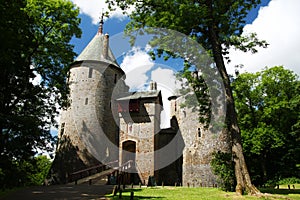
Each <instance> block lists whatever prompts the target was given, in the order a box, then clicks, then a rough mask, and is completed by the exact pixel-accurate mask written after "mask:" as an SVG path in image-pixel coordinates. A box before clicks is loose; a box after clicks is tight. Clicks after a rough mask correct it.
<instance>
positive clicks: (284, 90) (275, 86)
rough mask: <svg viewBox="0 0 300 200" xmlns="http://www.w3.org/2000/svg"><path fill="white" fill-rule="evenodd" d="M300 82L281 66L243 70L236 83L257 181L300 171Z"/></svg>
mask: <svg viewBox="0 0 300 200" xmlns="http://www.w3.org/2000/svg"><path fill="white" fill-rule="evenodd" d="M299 84H300V82H299V80H298V77H297V75H296V74H295V73H293V72H292V71H289V70H286V69H284V68H283V67H282V66H279V67H272V68H269V69H268V68H266V69H264V70H263V71H261V72H257V73H243V74H240V75H238V77H237V78H236V79H235V80H234V82H233V91H234V96H235V97H236V109H237V112H238V119H239V123H240V127H241V132H242V139H243V144H244V151H245V157H246V160H251V164H250V162H249V164H250V165H249V166H250V171H251V173H252V174H253V175H254V177H255V181H256V182H257V183H258V184H261V185H263V184H265V183H266V181H268V180H269V181H270V180H274V179H276V178H288V177H292V176H297V174H299V169H297V166H296V165H297V164H298V163H300V157H299V155H300V149H299V147H298V146H299V145H298V144H299V139H300V134H299V129H298V128H297V126H298V124H299V112H300V110H299V109H300V107H299V105H300V96H299V92H300V91H299V89H300V88H299V86H300V85H299Z"/></svg>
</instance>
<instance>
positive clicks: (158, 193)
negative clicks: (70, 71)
mask: <svg viewBox="0 0 300 200" xmlns="http://www.w3.org/2000/svg"><path fill="white" fill-rule="evenodd" d="M295 186H296V189H295V190H292V189H291V190H290V191H289V190H288V189H262V190H261V191H262V192H264V193H265V192H266V193H269V194H266V195H265V196H263V197H254V196H248V195H244V196H237V195H236V194H235V193H234V192H224V191H221V190H220V189H217V188H187V187H167V186H165V187H152V188H151V187H149V188H145V187H142V188H134V189H126V190H125V191H123V193H122V197H123V198H122V199H123V200H126V199H130V192H131V191H133V192H134V199H156V200H160V199H164V200H167V199H170V200H175V199H180V200H182V199H191V200H193V199H195V200H223V199H226V200H231V199H234V200H240V199H243V200H248V199H249V200H251V199H253V200H254V199H266V200H267V199H268V200H275V199H276V200H277V199H285V200H289V199H290V200H300V184H298V185H295ZM286 188H287V187H286ZM107 198H109V199H111V200H115V199H119V194H117V196H115V197H113V195H112V194H111V195H107Z"/></svg>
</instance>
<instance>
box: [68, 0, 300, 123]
mask: <svg viewBox="0 0 300 200" xmlns="http://www.w3.org/2000/svg"><path fill="white" fill-rule="evenodd" d="M72 1H73V2H74V3H75V4H76V5H77V6H78V7H79V8H80V11H81V12H80V17H81V20H82V21H81V25H80V27H81V29H82V37H81V38H80V39H72V41H71V43H72V44H73V45H74V46H75V48H74V50H75V52H76V53H77V54H80V53H81V51H82V50H83V49H84V47H85V46H86V45H87V44H88V43H89V41H90V40H91V39H92V38H93V37H94V35H95V34H96V32H97V29H98V23H99V17H100V16H101V12H102V10H104V11H106V10H107V5H106V4H105V0H88V1H86V0H85V1H83V0H72ZM299 9H300V1H299V0H262V3H261V5H260V6H259V7H258V8H256V9H253V10H252V11H251V12H250V13H249V15H248V17H247V19H246V21H247V25H246V26H245V27H244V32H245V33H250V32H256V33H257V36H258V38H259V39H263V40H266V41H267V42H268V43H269V47H268V48H266V49H259V50H258V53H256V54H251V53H243V52H239V51H236V50H234V49H230V54H229V56H230V59H231V62H230V63H228V64H227V71H228V73H229V74H233V73H234V70H235V67H234V66H236V65H241V64H242V65H243V66H244V67H243V68H242V69H240V72H245V71H247V72H257V71H260V70H262V69H263V68H265V67H266V66H267V67H273V66H278V65H283V66H284V67H285V68H287V69H290V70H293V71H294V72H296V73H297V74H298V75H300V68H299V67H298V66H300V55H299V53H300V39H299V35H300V26H299V25H300V12H299ZM128 22H129V18H128V17H126V16H124V15H123V14H122V12H121V11H120V10H117V11H116V12H114V13H111V15H110V18H109V19H107V18H105V22H104V32H105V33H109V35H110V38H111V40H113V39H114V38H116V37H114V36H116V35H118V34H120V33H121V32H123V30H124V28H125V26H126V24H127V23H128ZM148 48H150V47H147V46H146V47H145V48H142V47H139V46H137V47H133V48H126V49H125V50H124V52H122V53H117V54H118V55H117V56H116V55H115V56H116V58H117V61H118V63H119V65H120V67H121V68H122V69H123V70H124V71H125V73H126V84H127V85H129V86H130V88H131V90H145V89H146V88H147V83H149V82H150V80H154V81H157V82H158V89H160V90H162V94H163V100H164V104H165V111H164V113H163V116H165V117H167V116H168V112H169V108H168V105H167V100H166V99H167V97H168V96H170V95H172V94H173V93H175V92H176V88H178V85H179V84H178V81H176V78H175V76H174V74H175V73H176V70H178V69H179V68H180V67H181V66H177V64H176V63H175V62H172V61H169V62H163V61H162V60H156V61H153V60H151V58H150V57H149V55H148V54H147V52H146V51H147V49H148ZM112 51H113V52H114V51H117V50H116V49H115V50H114V49H112ZM161 126H162V128H165V127H167V126H168V122H163V124H162V125H161Z"/></svg>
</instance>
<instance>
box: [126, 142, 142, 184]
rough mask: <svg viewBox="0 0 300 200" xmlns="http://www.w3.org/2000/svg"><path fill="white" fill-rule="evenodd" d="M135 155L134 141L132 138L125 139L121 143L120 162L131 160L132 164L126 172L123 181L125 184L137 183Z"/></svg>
mask: <svg viewBox="0 0 300 200" xmlns="http://www.w3.org/2000/svg"><path fill="white" fill-rule="evenodd" d="M135 155H136V142H135V141H132V140H127V141H124V142H123V143H122V164H124V163H126V162H128V161H133V162H132V166H131V167H130V169H129V171H128V172H129V173H127V174H126V177H125V183H126V184H132V183H133V184H138V183H139V176H138V174H137V173H138V172H137V170H136V168H135V159H136V157H135Z"/></svg>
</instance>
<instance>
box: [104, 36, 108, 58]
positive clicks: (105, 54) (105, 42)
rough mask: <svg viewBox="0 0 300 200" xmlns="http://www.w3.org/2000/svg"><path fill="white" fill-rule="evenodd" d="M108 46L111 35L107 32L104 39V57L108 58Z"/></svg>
mask: <svg viewBox="0 0 300 200" xmlns="http://www.w3.org/2000/svg"><path fill="white" fill-rule="evenodd" d="M108 46H109V35H108V34H107V33H106V34H105V35H104V41H103V58H104V59H108Z"/></svg>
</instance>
